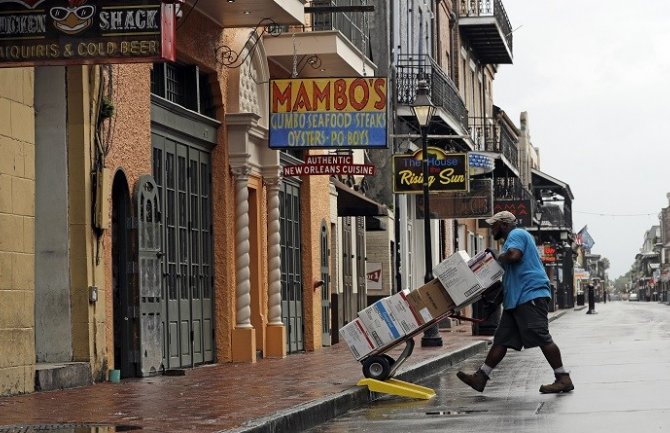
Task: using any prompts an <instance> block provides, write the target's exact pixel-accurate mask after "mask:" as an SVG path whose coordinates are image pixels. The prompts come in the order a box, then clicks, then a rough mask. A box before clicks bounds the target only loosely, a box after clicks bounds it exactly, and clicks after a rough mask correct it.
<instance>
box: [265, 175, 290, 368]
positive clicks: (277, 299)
mask: <svg viewBox="0 0 670 433" xmlns="http://www.w3.org/2000/svg"><path fill="white" fill-rule="evenodd" d="M265 183H266V185H267V208H268V210H267V212H268V326H267V342H266V354H265V355H266V356H267V357H269V358H283V357H285V356H286V329H285V327H284V324H283V323H282V320H281V244H280V241H281V237H280V234H279V229H280V227H279V188H280V185H281V178H279V177H275V178H268V179H266V180H265Z"/></svg>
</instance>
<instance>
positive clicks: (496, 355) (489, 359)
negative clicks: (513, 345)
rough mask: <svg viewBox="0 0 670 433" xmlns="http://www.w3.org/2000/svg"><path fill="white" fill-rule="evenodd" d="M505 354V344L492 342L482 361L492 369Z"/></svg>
mask: <svg viewBox="0 0 670 433" xmlns="http://www.w3.org/2000/svg"><path fill="white" fill-rule="evenodd" d="M557 349H558V348H557ZM506 354H507V348H506V347H505V346H501V345H499V344H495V343H493V345H492V346H491V349H490V350H489V353H488V355H486V360H485V361H484V365H486V366H488V367H490V368H491V370H493V369H494V368H496V366H497V365H498V364H499V363H500V361H502V360H503V358H504V357H505V355H506ZM559 358H560V353H559Z"/></svg>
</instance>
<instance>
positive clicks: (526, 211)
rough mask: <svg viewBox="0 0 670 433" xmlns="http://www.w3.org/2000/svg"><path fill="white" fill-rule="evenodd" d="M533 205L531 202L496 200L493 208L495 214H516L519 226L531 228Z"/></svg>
mask: <svg viewBox="0 0 670 433" xmlns="http://www.w3.org/2000/svg"><path fill="white" fill-rule="evenodd" d="M530 206H531V204H530V200H506V199H499V198H496V200H495V205H494V208H493V211H494V213H497V212H501V211H504V210H506V211H509V212H512V213H513V214H514V216H515V217H516V219H517V222H518V224H519V226H522V227H531V225H532V223H533V222H532V220H531V217H530V215H531V207H530Z"/></svg>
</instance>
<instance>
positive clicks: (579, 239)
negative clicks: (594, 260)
mask: <svg viewBox="0 0 670 433" xmlns="http://www.w3.org/2000/svg"><path fill="white" fill-rule="evenodd" d="M587 227H588V226H584V227H582V229H581V230H580V231H579V232H577V236H576V238H575V243H576V244H577V245H581V246H583V247H584V248H586V249H587V250H590V249H591V248H593V245H595V243H596V242H595V241H594V240H593V238H592V237H591V235H590V234H589V231H588V229H587Z"/></svg>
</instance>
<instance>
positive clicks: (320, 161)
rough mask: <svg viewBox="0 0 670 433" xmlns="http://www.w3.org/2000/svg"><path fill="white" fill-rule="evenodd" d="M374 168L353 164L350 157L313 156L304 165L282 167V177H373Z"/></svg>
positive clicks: (367, 165) (370, 165) (352, 159)
mask: <svg viewBox="0 0 670 433" xmlns="http://www.w3.org/2000/svg"><path fill="white" fill-rule="evenodd" d="M375 173H376V167H375V166H374V165H372V164H354V158H353V157H352V156H350V155H313V156H308V157H307V160H306V161H305V163H304V164H299V165H287V166H284V169H283V174H284V176H312V175H320V174H326V175H340V174H341V175H348V174H351V175H354V176H374V175H375Z"/></svg>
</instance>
